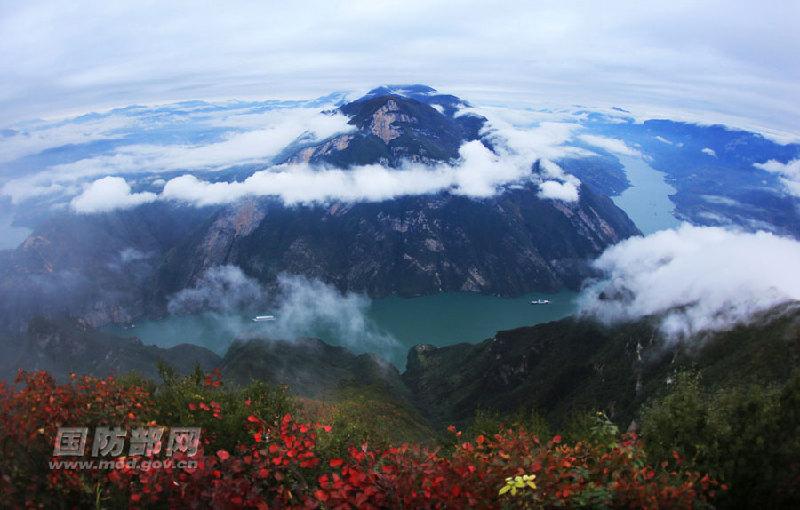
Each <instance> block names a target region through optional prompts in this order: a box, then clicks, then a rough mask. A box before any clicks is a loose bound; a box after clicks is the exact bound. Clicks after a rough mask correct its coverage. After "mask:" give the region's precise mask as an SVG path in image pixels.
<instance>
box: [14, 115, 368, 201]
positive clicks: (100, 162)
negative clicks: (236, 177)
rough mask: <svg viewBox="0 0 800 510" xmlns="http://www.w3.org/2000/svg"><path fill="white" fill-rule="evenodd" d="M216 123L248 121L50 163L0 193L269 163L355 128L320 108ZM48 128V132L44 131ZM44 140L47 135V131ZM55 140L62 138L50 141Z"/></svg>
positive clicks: (35, 192) (33, 193) (18, 196)
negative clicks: (296, 146) (197, 139)
mask: <svg viewBox="0 0 800 510" xmlns="http://www.w3.org/2000/svg"><path fill="white" fill-rule="evenodd" d="M218 117H220V118H218V119H216V120H217V122H215V123H214V124H213V125H214V126H224V127H231V126H232V125H235V126H236V127H242V126H247V127H248V128H249V129H250V130H248V131H231V132H228V133H226V134H225V135H224V137H223V139H222V140H221V141H217V142H214V143H198V144H193V145H152V144H149V145H144V144H139V145H125V146H122V147H119V148H117V149H116V150H115V151H113V152H112V153H111V154H106V155H100V156H95V157H89V158H84V159H80V160H78V161H74V162H71V163H63V164H59V165H54V166H51V167H49V168H47V169H45V170H42V171H39V172H36V173H34V174H33V175H29V176H25V177H20V178H16V179H12V180H10V181H8V182H6V183H5V184H4V185H3V187H2V189H0V193H1V194H3V195H7V196H10V197H11V199H12V201H13V202H14V203H19V202H22V201H24V200H27V199H29V198H33V197H37V196H42V195H48V194H55V193H65V192H69V191H70V190H71V189H74V188H71V186H74V183H76V182H78V181H80V180H83V179H87V178H91V177H95V176H98V175H114V174H122V173H141V172H168V171H177V170H220V169H224V168H228V167H231V166H234V165H242V164H248V163H264V162H265V161H268V160H269V159H270V158H272V157H274V156H275V155H277V154H278V153H279V152H280V151H281V150H282V149H284V148H285V147H286V146H287V145H289V144H290V143H292V142H293V141H295V140H296V139H297V138H298V137H300V136H301V135H308V136H310V137H311V138H313V139H324V138H327V137H329V136H332V135H334V134H336V133H340V132H346V131H350V130H352V129H353V126H350V125H348V124H347V118H346V117H345V116H344V115H341V114H336V115H328V114H322V113H320V109H319V108H278V109H274V110H269V111H267V112H263V113H259V114H253V115H231V114H230V113H228V114H226V115H225V116H224V117H223V116H222V115H218ZM45 133H46V132H45ZM42 137H43V138H42V139H43V140H44V139H46V138H47V137H46V136H45V135H42ZM50 143H51V144H52V143H57V142H56V141H55V140H50Z"/></svg>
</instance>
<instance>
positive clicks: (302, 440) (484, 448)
mask: <svg viewBox="0 0 800 510" xmlns="http://www.w3.org/2000/svg"><path fill="white" fill-rule="evenodd" d="M18 382H19V383H21V386H20V387H19V388H17V387H5V386H0V445H1V446H2V456H1V457H0V475H2V479H0V491H2V493H1V494H2V500H3V502H4V504H5V503H8V504H9V505H10V506H12V507H13V506H17V507H29V508H36V507H40V508H50V507H61V506H68V507H70V506H81V507H84V506H94V507H96V508H115V507H120V506H125V505H128V506H131V507H134V508H135V507H143V508H144V507H147V508H151V507H163V508H182V507H186V508H209V507H210V508H225V509H228V508H230V509H234V508H259V509H266V508H326V509H327V508H337V509H338V508H469V507H471V508H540V507H545V508H547V507H580V506H591V507H595V506H606V507H636V508H697V507H700V506H703V505H704V504H706V503H707V502H709V501H710V500H711V498H713V497H714V495H715V491H718V490H721V489H722V487H721V486H719V484H718V483H717V482H716V481H715V480H713V479H711V478H709V477H708V476H706V475H703V474H701V473H697V472H693V471H691V470H688V469H686V468H685V467H684V466H685V465H684V463H683V459H682V458H681V456H680V455H677V454H675V456H674V457H673V458H670V459H669V460H668V461H664V462H662V463H660V464H658V465H650V464H648V463H647V462H646V460H645V454H644V449H643V445H642V443H641V441H640V440H639V439H638V438H637V437H636V436H635V435H619V434H618V433H617V432H616V430H615V429H614V430H611V431H609V426H608V423H609V422H607V420H605V417H604V416H602V415H601V416H600V417H598V426H597V428H596V430H597V431H598V433H597V434H592V437H591V438H590V439H587V440H585V441H577V442H574V443H567V442H565V441H563V440H562V437H561V436H558V435H556V436H554V437H552V438H550V439H548V440H540V438H538V437H536V436H535V435H533V434H530V433H529V432H527V431H526V430H525V429H524V428H513V429H512V428H501V430H498V431H497V433H495V434H492V435H478V436H477V437H475V438H473V439H471V440H467V439H466V438H465V437H464V436H463V434H462V433H461V432H459V431H458V430H456V428H455V427H450V428H449V431H450V433H451V437H452V439H453V445H452V446H449V447H431V446H425V445H421V444H407V443H406V444H400V445H397V446H393V447H390V448H386V449H382V450H375V449H372V448H370V446H369V445H368V444H353V445H351V447H350V448H349V450H348V451H347V453H346V455H343V456H337V455H335V454H333V452H331V450H330V449H329V448H327V444H328V443H330V440H331V435H332V434H333V433H334V432H335V431H333V430H332V429H331V427H330V426H327V425H323V424H320V423H316V422H313V421H312V422H305V421H303V420H298V419H296V418H295V415H293V414H291V413H286V412H281V413H275V412H274V411H278V410H279V409H278V407H275V408H272V409H268V408H267V407H265V406H263V405H262V406H259V405H257V402H255V401H254V399H253V398H252V397H251V396H249V395H247V394H246V391H242V390H226V391H228V393H225V394H223V393H221V392H222V391H223V390H224V388H222V387H221V383H220V382H219V379H218V378H213V377H212V378H211V379H205V380H203V379H202V378H201V379H199V380H198V381H197V384H196V386H191V387H190V388H189V389H188V392H186V393H185V394H184V393H180V395H188V397H187V398H188V399H189V400H190V401H188V402H185V403H184V401H183V400H181V399H180V398H177V397H176V394H175V392H173V393H168V392H167V393H168V394H169V399H165V398H164V397H163V395H162V394H161V393H159V392H155V393H153V390H152V388H146V385H140V384H127V383H126V384H122V383H120V381H118V380H115V379H113V378H108V379H94V378H88V377H84V378H73V379H72V381H70V382H69V383H67V384H63V385H59V384H56V383H55V381H54V380H53V379H52V378H51V377H50V376H48V375H47V374H45V373H34V374H25V373H23V374H20V377H19V378H18ZM237 396H240V397H241V402H239V401H237V400H236V398H237ZM195 397H197V398H196V400H192V399H195ZM212 397H213V398H216V399H218V400H211V398H212ZM184 400H185V399H184ZM159 402H160V403H161V404H159ZM164 402H172V403H174V402H178V404H176V405H178V406H179V407H181V408H183V407H185V409H181V410H180V413H183V414H182V416H183V417H184V418H186V419H189V418H191V419H193V420H195V421H194V422H193V423H191V425H195V424H203V425H204V426H207V427H210V429H211V431H212V433H210V434H206V435H204V438H203V444H202V445H201V448H200V451H199V452H198V454H197V455H196V456H195V459H197V460H198V463H197V466H196V467H191V468H176V467H174V466H169V467H164V468H162V469H134V468H127V467H123V468H122V469H115V470H111V471H110V472H97V471H69V470H66V469H57V470H53V471H50V470H48V469H47V461H48V459H49V456H50V455H51V453H52V446H53V443H52V441H53V439H54V437H55V432H56V429H57V427H58V426H61V425H64V424H80V425H84V424H86V425H91V424H122V425H131V426H133V425H137V424H139V425H140V424H151V423H154V421H155V417H158V416H163V415H165V414H166V415H168V416H173V415H175V413H177V412H178V411H177V410H175V409H172V410H170V411H169V412H168V413H165V411H164V409H159V405H162V406H166V405H167V404H165V403H164ZM200 403H202V404H203V406H201V405H200ZM170 405H172V404H170ZM204 407H206V408H208V409H207V410H205V409H203V408H204ZM226 408H227V409H226ZM234 409H235V410H236V413H238V414H236V413H234ZM247 409H250V410H252V411H253V412H252V413H250V414H241V411H242V410H247ZM226 411H228V412H230V413H234V414H235V417H237V419H236V420H232V421H230V422H227V421H225V420H226V419H227V418H228V417H227V416H226ZM239 416H241V419H239V418H238V417H239ZM215 423H216V424H220V423H231V424H232V425H231V426H232V427H235V428H236V430H230V431H227V430H224V429H218V430H217V431H216V432H214V428H213V424H215ZM182 425H190V423H183V424H182ZM237 434H238V435H237ZM231 437H237V438H241V439H237V440H236V442H235V444H231V443H230V438H231Z"/></svg>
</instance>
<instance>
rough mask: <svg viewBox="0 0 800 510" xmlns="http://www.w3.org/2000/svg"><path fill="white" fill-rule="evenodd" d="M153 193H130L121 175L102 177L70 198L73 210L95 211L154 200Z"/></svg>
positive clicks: (104, 210)
mask: <svg viewBox="0 0 800 510" xmlns="http://www.w3.org/2000/svg"><path fill="white" fill-rule="evenodd" d="M156 198H157V197H156V195H155V193H149V192H143V193H131V187H130V185H129V184H128V183H127V182H126V181H125V179H123V178H122V177H110V176H109V177H104V178H102V179H98V180H96V181H94V182H93V183H91V184H89V185H88V186H87V187H86V189H84V190H83V193H81V194H80V195H78V196H77V197H75V198H73V199H72V202H70V206H71V207H72V209H73V210H74V211H75V212H79V213H97V212H106V211H111V210H114V209H129V208H131V207H135V206H137V205H140V204H144V203H147V202H153V201H154V200H156Z"/></svg>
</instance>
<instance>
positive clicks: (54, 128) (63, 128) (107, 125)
mask: <svg viewBox="0 0 800 510" xmlns="http://www.w3.org/2000/svg"><path fill="white" fill-rule="evenodd" d="M134 123H135V121H134V120H133V119H131V118H126V117H104V118H100V119H94V120H77V121H76V120H75V119H71V120H70V121H68V122H56V123H49V124H47V123H41V124H40V123H29V124H28V125H25V126H22V127H19V128H17V129H15V130H14V132H13V134H11V135H10V136H5V137H2V136H0V163H7V162H9V161H13V160H15V159H18V158H21V157H24V156H29V155H31V154H38V153H39V152H42V151H43V150H46V149H50V148H53V147H61V146H63V145H70V144H82V143H87V142H91V141H93V140H98V139H101V138H106V139H109V138H120V137H122V136H123V135H122V133H121V131H120V130H122V129H123V128H128V127H131V125H132V124H134Z"/></svg>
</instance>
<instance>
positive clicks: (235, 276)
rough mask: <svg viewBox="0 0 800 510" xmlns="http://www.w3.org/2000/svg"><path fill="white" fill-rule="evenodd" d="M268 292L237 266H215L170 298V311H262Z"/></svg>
mask: <svg viewBox="0 0 800 510" xmlns="http://www.w3.org/2000/svg"><path fill="white" fill-rule="evenodd" d="M266 299H267V295H266V292H265V291H264V289H263V288H262V287H261V284H259V283H258V281H257V280H255V279H254V278H251V277H249V276H247V275H246V274H244V272H243V271H242V270H241V269H240V268H239V267H237V266H214V267H210V268H208V269H206V270H205V271H203V273H202V274H200V276H199V277H198V278H197V280H196V281H195V282H194V284H193V285H192V286H191V287H189V288H186V289H183V290H181V291H179V292H177V293H175V294H174V295H173V296H171V297H170V298H169V302H168V303H167V310H168V311H169V313H171V314H175V315H184V314H194V313H200V312H206V311H213V312H222V313H236V312H244V311H253V310H258V308H259V307H263V306H264V305H265V303H266Z"/></svg>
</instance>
